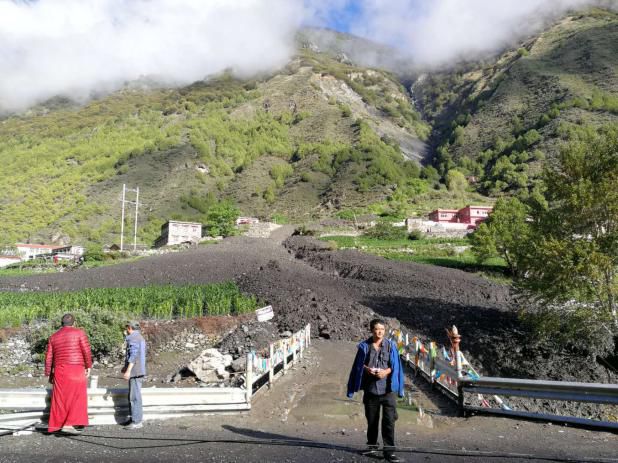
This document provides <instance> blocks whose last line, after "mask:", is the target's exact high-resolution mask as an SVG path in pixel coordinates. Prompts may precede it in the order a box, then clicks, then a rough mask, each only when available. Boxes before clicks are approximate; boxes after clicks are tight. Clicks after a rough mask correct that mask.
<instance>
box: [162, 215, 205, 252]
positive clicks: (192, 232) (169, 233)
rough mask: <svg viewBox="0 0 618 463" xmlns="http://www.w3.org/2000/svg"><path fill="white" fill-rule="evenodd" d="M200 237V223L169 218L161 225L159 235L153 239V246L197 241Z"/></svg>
mask: <svg viewBox="0 0 618 463" xmlns="http://www.w3.org/2000/svg"><path fill="white" fill-rule="evenodd" d="M201 239H202V224H201V223H199V222H180V221H178V220H170V221H168V222H166V223H164V224H163V225H162V226H161V236H159V238H157V239H156V240H155V243H154V245H155V248H158V247H161V246H171V245H173V244H180V243H186V242H191V243H198V242H199V241H200V240H201Z"/></svg>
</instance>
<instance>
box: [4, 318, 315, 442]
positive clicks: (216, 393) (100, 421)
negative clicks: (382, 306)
mask: <svg viewBox="0 0 618 463" xmlns="http://www.w3.org/2000/svg"><path fill="white" fill-rule="evenodd" d="M310 336H311V327H310V325H307V326H306V327H305V328H303V329H302V330H300V331H298V332H296V333H294V334H293V335H292V336H291V337H290V338H287V339H281V340H279V341H277V342H275V343H273V344H271V345H270V346H269V351H270V358H266V359H263V358H262V357H259V356H257V355H256V354H255V353H249V354H247V367H246V371H245V387H242V388H241V387H193V388H157V387H149V388H142V401H143V407H144V419H146V420H155V419H164V418H170V417H180V416H187V415H196V414H202V413H206V414H208V413H220V412H224V413H230V412H243V411H248V410H250V409H251V398H252V396H253V395H254V394H255V392H257V390H259V389H260V387H262V386H263V385H264V384H268V385H269V386H270V385H272V383H273V381H274V380H275V371H281V372H282V373H285V372H286V371H287V370H288V369H289V367H290V366H291V365H293V364H295V363H296V362H297V361H300V359H302V357H303V352H304V350H305V349H306V347H307V346H308V345H309V343H310ZM275 354H276V355H275ZM271 359H272V360H271ZM265 380H267V381H265ZM87 392H88V420H89V422H90V424H91V425H108V424H118V423H123V422H126V421H127V419H128V415H129V401H128V394H129V390H128V389H125V388H118V389H116V388H100V387H96V379H95V378H94V377H93V378H91V387H89V388H88V390H87ZM51 394H52V390H51V389H43V388H25V389H0V410H10V411H16V410H18V411H17V412H13V413H0V435H1V434H2V432H1V431H2V429H5V430H7V429H8V430H18V429H20V428H23V427H24V426H28V425H32V424H34V423H38V422H40V421H41V420H42V419H45V418H47V414H48V413H49V405H50V402H51ZM9 432H11V431H9Z"/></svg>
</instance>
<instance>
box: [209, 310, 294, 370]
mask: <svg viewBox="0 0 618 463" xmlns="http://www.w3.org/2000/svg"><path fill="white" fill-rule="evenodd" d="M285 334H287V335H288V336H291V335H292V334H291V332H288V333H285ZM280 337H284V336H280V333H279V330H278V328H277V326H276V325H275V324H274V323H272V322H270V321H266V322H258V321H257V320H255V321H248V322H246V323H243V324H241V325H240V326H238V327H237V328H236V329H234V330H232V331H230V332H229V333H228V334H227V335H226V336H225V337H224V338H223V340H222V341H221V343H220V344H219V346H218V349H219V351H221V352H223V353H226V354H229V355H231V356H232V358H233V360H237V359H241V358H242V359H244V358H245V357H246V354H247V353H249V352H252V351H253V352H259V353H260V354H267V353H268V345H269V344H270V343H272V342H274V341H276V340H277V339H279V338H280ZM240 363H241V362H238V363H237V365H240ZM243 369H244V367H243Z"/></svg>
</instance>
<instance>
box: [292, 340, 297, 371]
mask: <svg viewBox="0 0 618 463" xmlns="http://www.w3.org/2000/svg"><path fill="white" fill-rule="evenodd" d="M295 337H296V335H292V365H295V364H296V343H295V342H294V340H295Z"/></svg>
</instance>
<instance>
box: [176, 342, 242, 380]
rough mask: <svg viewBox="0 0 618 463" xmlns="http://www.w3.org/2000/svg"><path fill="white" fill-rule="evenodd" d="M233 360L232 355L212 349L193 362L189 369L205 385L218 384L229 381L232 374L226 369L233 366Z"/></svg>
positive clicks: (205, 351)
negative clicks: (221, 381)
mask: <svg viewBox="0 0 618 463" xmlns="http://www.w3.org/2000/svg"><path fill="white" fill-rule="evenodd" d="M232 360H233V359H232V356H231V355H229V354H222V353H221V352H219V351H218V350H217V349H214V348H210V349H206V350H204V351H203V352H202V353H201V354H200V355H199V356H198V357H197V358H195V359H194V360H192V361H191V362H190V363H189V365H188V366H187V369H188V370H189V371H190V372H191V373H193V375H195V377H196V378H197V379H199V380H200V381H201V382H203V383H207V384H208V383H218V382H220V380H226V379H229V377H230V374H229V372H228V371H227V370H226V369H227V367H229V366H231V365H232Z"/></svg>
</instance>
